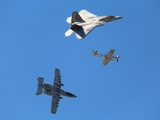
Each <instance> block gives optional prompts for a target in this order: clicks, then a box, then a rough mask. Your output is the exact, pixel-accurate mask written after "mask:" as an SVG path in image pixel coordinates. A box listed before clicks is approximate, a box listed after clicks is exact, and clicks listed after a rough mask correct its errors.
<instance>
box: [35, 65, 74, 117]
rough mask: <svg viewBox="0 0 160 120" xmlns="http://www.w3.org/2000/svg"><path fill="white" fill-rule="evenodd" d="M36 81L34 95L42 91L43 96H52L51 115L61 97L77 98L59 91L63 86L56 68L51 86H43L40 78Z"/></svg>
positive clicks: (54, 112) (45, 84)
mask: <svg viewBox="0 0 160 120" xmlns="http://www.w3.org/2000/svg"><path fill="white" fill-rule="evenodd" d="M37 80H38V86H37V92H36V95H40V94H42V89H44V91H43V93H44V94H46V95H49V96H52V103H51V113H53V114H56V111H57V108H58V103H59V100H60V99H62V97H61V95H63V96H66V97H70V98H76V97H77V96H76V95H74V94H72V93H70V92H66V91H64V90H62V89H61V86H64V85H63V84H62V83H61V75H60V70H59V69H57V68H56V69H55V74H54V82H53V85H51V84H48V83H44V84H43V80H44V78H42V77H38V79H37Z"/></svg>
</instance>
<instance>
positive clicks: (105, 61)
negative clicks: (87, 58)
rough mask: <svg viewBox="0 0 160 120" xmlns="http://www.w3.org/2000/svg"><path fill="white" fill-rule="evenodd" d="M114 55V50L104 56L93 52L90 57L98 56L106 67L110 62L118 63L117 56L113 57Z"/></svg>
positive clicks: (95, 51)
mask: <svg viewBox="0 0 160 120" xmlns="http://www.w3.org/2000/svg"><path fill="white" fill-rule="evenodd" d="M113 54H114V49H111V50H110V51H109V52H108V53H107V54H106V55H105V54H99V53H98V51H97V50H93V52H92V55H93V56H99V57H100V58H102V59H103V65H107V64H108V63H109V61H110V60H116V61H117V62H118V60H119V57H120V56H119V55H117V57H115V56H113Z"/></svg>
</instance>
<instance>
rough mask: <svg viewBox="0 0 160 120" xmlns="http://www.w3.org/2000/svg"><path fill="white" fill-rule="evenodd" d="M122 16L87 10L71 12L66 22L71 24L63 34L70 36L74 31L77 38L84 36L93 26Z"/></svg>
mask: <svg viewBox="0 0 160 120" xmlns="http://www.w3.org/2000/svg"><path fill="white" fill-rule="evenodd" d="M120 18H122V16H112V15H110V16H97V15H94V14H92V13H90V12H88V11H87V10H81V11H80V12H79V13H78V12H77V11H75V12H72V17H68V18H67V20H66V22H67V23H69V24H71V26H70V28H69V30H67V31H66V32H65V36H66V37H67V36H70V35H71V34H72V33H73V32H75V34H76V37H77V38H78V39H83V38H85V37H86V36H87V35H88V34H89V33H90V32H91V31H92V30H93V29H94V28H95V27H97V26H102V25H105V24H106V22H110V21H114V20H118V19H120Z"/></svg>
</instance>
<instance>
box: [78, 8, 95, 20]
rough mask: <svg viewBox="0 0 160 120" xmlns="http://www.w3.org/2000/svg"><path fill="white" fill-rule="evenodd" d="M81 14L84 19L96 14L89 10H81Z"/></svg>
mask: <svg viewBox="0 0 160 120" xmlns="http://www.w3.org/2000/svg"><path fill="white" fill-rule="evenodd" d="M79 15H80V16H81V17H82V19H83V20H85V19H88V18H90V17H95V16H96V15H94V14H93V13H90V12H88V11H87V10H81V11H80V12H79Z"/></svg>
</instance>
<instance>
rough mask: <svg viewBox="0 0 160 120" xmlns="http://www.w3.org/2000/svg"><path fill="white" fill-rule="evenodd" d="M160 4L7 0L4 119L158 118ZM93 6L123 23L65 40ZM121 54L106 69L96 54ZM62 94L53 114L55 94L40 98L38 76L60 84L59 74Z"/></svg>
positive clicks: (3, 8)
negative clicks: (77, 15)
mask: <svg viewBox="0 0 160 120" xmlns="http://www.w3.org/2000/svg"><path fill="white" fill-rule="evenodd" d="M159 5H160V2H159V1H158V0H140V1H139V0H135V1H128V0H123V1H117V0H107V1H106V0H98V1H97V0H94V1H92V2H91V1H90V0H88V1H86V0H81V1H75V0H70V1H69V2H67V1H54V0H47V1H44V0H34V1H33V0H26V1H22V0H16V1H13V0H1V1H0V16H1V19H0V56H1V59H0V73H1V75H0V79H1V91H0V95H1V99H0V104H1V107H0V111H1V115H0V119H1V120H9V119H12V120H18V119H23V120H28V119H38V120H44V119H49V120H51V119H56V120H64V119H67V120H97V119H98V120H159V119H160V102H159V101H160V87H159V86H160V55H159V52H160V42H159V41H160V24H159V19H160V13H159V11H160V7H159ZM81 9H86V10H88V11H90V12H92V13H94V14H96V15H119V16H123V18H122V19H120V20H117V21H113V22H109V23H107V24H106V25H104V26H102V27H97V28H95V29H94V30H93V31H92V32H91V33H90V34H89V35H88V36H87V37H86V38H85V39H84V40H78V39H77V38H76V37H75V35H74V34H73V35H71V36H70V37H67V38H66V37H65V36H64V33H65V32H66V30H68V28H69V24H68V23H66V22H65V21H66V18H67V17H68V16H70V15H71V14H72V12H73V11H80V10H81ZM111 48H114V49H115V55H120V56H121V57H120V59H119V62H118V63H116V61H111V62H110V63H109V64H108V65H107V66H103V65H102V60H101V59H100V58H98V57H93V56H92V54H91V53H92V50H93V49H97V50H98V51H99V52H100V53H107V52H108V51H109V50H110V49H111ZM55 68H59V69H60V70H61V75H62V79H61V80H62V83H63V84H64V87H63V88H62V89H64V90H66V91H69V92H72V93H74V94H75V95H77V98H75V99H70V98H67V97H63V99H62V100H61V101H60V102H59V108H58V110H57V114H56V115H54V114H51V113H50V108H51V97H49V96H46V95H44V94H42V95H40V96H36V95H35V93H36V90H37V80H36V79H37V77H39V76H41V77H44V78H45V82H48V83H51V84H52V83H53V73H54V69H55Z"/></svg>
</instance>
